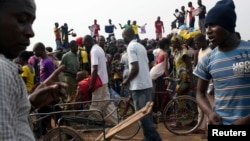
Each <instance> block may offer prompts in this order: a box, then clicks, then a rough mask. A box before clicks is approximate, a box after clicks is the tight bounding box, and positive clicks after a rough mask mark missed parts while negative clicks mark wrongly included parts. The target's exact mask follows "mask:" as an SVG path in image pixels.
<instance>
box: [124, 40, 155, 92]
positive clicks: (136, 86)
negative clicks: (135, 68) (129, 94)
mask: <svg viewBox="0 0 250 141" xmlns="http://www.w3.org/2000/svg"><path fill="white" fill-rule="evenodd" d="M127 53H128V62H129V71H131V67H132V66H131V63H133V62H138V65H139V72H138V74H137V76H136V77H135V78H134V79H133V80H131V81H130V90H142V89H147V88H151V87H152V86H153V85H152V79H151V78H150V74H149V64H148V62H149V61H148V57H147V51H146V49H145V47H144V46H143V45H142V44H140V43H138V42H136V41H135V40H132V41H131V42H130V43H129V44H128V47H127Z"/></svg>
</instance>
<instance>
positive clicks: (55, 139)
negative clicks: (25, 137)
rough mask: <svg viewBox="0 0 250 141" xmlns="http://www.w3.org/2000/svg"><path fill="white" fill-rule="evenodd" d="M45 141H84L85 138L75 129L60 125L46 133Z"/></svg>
mask: <svg viewBox="0 0 250 141" xmlns="http://www.w3.org/2000/svg"><path fill="white" fill-rule="evenodd" d="M43 141H84V139H83V137H82V136H81V135H80V134H79V133H78V131H76V130H75V129H73V128H71V127H68V126H60V128H59V127H57V128H54V129H52V130H50V131H49V132H48V133H47V134H45V136H44V138H43Z"/></svg>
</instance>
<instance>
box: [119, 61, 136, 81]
mask: <svg viewBox="0 0 250 141" xmlns="http://www.w3.org/2000/svg"><path fill="white" fill-rule="evenodd" d="M138 73H139V64H138V61H136V62H132V63H131V71H130V73H129V74H128V77H127V78H126V79H125V80H124V81H123V82H122V85H127V84H128V83H129V82H130V81H131V80H133V79H134V78H135V77H136V76H137V74H138Z"/></svg>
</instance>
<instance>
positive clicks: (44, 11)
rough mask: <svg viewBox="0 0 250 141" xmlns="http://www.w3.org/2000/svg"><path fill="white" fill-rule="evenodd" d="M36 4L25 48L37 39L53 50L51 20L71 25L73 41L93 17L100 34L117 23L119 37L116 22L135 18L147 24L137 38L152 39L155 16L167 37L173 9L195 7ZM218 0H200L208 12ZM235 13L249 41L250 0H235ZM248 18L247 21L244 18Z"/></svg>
mask: <svg viewBox="0 0 250 141" xmlns="http://www.w3.org/2000/svg"><path fill="white" fill-rule="evenodd" d="M35 1H36V5H37V13H36V16H37V17H36V20H35V22H34V24H33V30H34V32H35V37H33V38H32V39H31V44H30V46H29V47H28V48H27V50H32V48H33V46H34V44H35V43H37V42H42V43H44V44H45V46H50V47H52V48H54V49H55V46H56V43H55V38H54V32H53V28H54V23H55V22H58V23H59V26H61V25H62V24H64V23H67V24H68V27H69V29H71V28H73V29H74V32H75V33H76V34H77V36H76V37H72V36H70V37H69V40H74V39H75V38H77V37H80V36H81V37H83V36H85V35H87V34H90V31H89V29H88V26H90V25H92V24H93V22H94V19H96V20H97V23H98V24H99V25H100V27H101V30H100V32H99V33H100V35H104V36H105V37H107V35H108V34H107V33H105V32H104V27H105V25H107V24H108V19H112V22H113V24H115V25H116V27H117V30H115V36H116V38H117V39H120V38H122V31H123V30H121V29H120V27H119V24H118V23H121V24H122V25H124V24H125V23H126V22H127V20H131V21H133V20H136V21H137V24H138V25H144V24H145V23H147V25H146V31H147V33H146V34H139V36H140V38H141V39H143V38H149V39H153V38H155V33H154V31H155V30H154V22H155V20H156V19H157V16H160V17H161V20H162V21H163V23H164V27H165V33H164V35H163V36H166V35H167V34H168V33H170V32H171V26H170V24H171V22H172V21H173V20H174V19H175V17H174V16H173V13H174V11H175V9H180V7H181V6H185V8H186V9H188V6H187V4H188V2H189V1H191V2H192V3H193V6H194V7H195V8H197V7H198V5H197V0H126V1H122V0H35ZM217 1H218V0H203V1H202V3H203V4H204V5H205V6H206V8H207V11H208V10H209V9H210V8H212V7H213V6H214V5H215V3H216V2H217ZM234 2H235V7H236V8H235V9H236V13H237V22H236V31H239V32H240V34H241V37H242V39H243V40H250V26H249V21H250V20H249V18H247V17H249V13H250V8H249V5H250V1H248V0H234ZM247 19H248V20H247ZM195 27H196V28H198V17H196V22H195Z"/></svg>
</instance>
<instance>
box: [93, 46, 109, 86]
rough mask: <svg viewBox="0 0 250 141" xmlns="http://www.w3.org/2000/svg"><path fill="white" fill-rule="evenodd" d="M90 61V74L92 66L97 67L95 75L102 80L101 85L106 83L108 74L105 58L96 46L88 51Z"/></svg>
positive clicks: (100, 49) (102, 51) (101, 50)
mask: <svg viewBox="0 0 250 141" xmlns="http://www.w3.org/2000/svg"><path fill="white" fill-rule="evenodd" d="M90 60H91V73H92V72H93V66H94V65H97V66H98V67H97V69H98V71H97V74H98V75H99V77H100V78H101V80H102V84H107V83H108V72H107V58H106V56H105V53H104V50H103V49H102V48H101V47H100V46H99V45H97V44H95V45H93V47H92V48H91V51H90Z"/></svg>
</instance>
